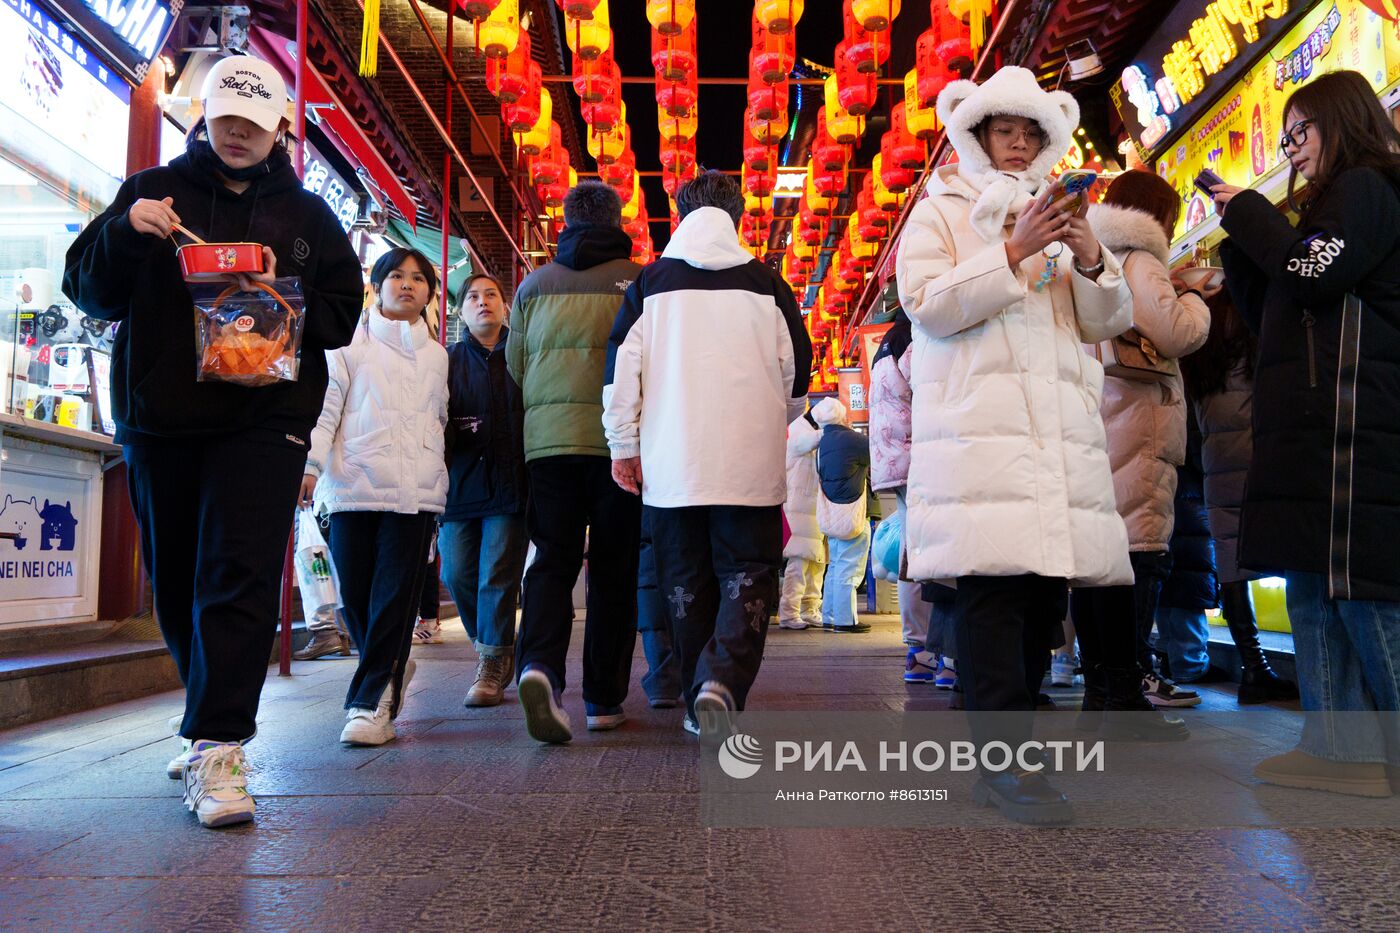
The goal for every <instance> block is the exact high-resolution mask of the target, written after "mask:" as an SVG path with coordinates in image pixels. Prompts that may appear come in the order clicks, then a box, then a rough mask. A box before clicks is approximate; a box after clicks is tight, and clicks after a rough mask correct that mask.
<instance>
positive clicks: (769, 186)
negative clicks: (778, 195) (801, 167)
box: [743, 165, 778, 198]
mask: <svg viewBox="0 0 1400 933" xmlns="http://www.w3.org/2000/svg"><path fill="white" fill-rule="evenodd" d="M743 174H744V192H745V193H746V194H751V195H753V196H754V197H758V198H766V197H769V196H770V195H772V193H773V188H774V186H775V185H777V183H778V167H777V166H776V165H770V166H769V167H768V170H767V171H765V172H750V171H749V170H748V169H747V168H745V169H744V173H743Z"/></svg>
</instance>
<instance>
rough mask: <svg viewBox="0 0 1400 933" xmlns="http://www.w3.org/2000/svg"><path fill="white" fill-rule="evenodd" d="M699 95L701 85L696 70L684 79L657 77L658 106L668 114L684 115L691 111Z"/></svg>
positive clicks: (674, 115) (673, 115)
mask: <svg viewBox="0 0 1400 933" xmlns="http://www.w3.org/2000/svg"><path fill="white" fill-rule="evenodd" d="M699 96H700V85H699V82H698V79H697V77H696V75H695V73H694V72H691V73H690V74H689V75H688V76H687V77H686V79H685V80H682V81H665V80H663V79H661V78H657V79H656V106H657V107H659V108H661V109H662V110H663V111H665V112H666V114H667V115H668V116H672V117H683V116H685V115H686V114H688V113H690V112H691V111H692V110H693V109H694V108H695V102H696V101H697V100H698V99H699Z"/></svg>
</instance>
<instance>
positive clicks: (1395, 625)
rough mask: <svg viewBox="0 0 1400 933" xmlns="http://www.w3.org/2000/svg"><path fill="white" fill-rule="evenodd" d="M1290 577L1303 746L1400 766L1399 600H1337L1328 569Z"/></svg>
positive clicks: (1325, 754) (1340, 757) (1322, 754)
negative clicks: (1330, 592)
mask: <svg viewBox="0 0 1400 933" xmlns="http://www.w3.org/2000/svg"><path fill="white" fill-rule="evenodd" d="M1285 579H1286V580H1287V581H1288V590H1287V599H1288V618H1289V621H1290V622H1291V623H1292V625H1293V650H1294V653H1295V660H1296V662H1297V666H1298V691H1299V693H1300V694H1301V695H1302V704H1303V710H1304V712H1305V713H1306V715H1305V716H1304V718H1303V737H1302V740H1301V741H1300V742H1299V743H1298V747H1299V748H1301V749H1302V750H1303V751H1305V752H1307V753H1308V754H1309V755H1314V756H1316V757H1319V758H1328V759H1331V760H1333V761H1368V762H1383V761H1388V762H1389V763H1390V764H1392V765H1400V726H1397V723H1400V712H1397V711H1400V602H1380V601H1375V600H1362V599H1332V598H1331V597H1329V596H1328V595H1327V578H1326V577H1324V576H1323V575H1321V574H1316V573H1289V574H1286V575H1285Z"/></svg>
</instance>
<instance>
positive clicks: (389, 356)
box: [302, 248, 447, 745]
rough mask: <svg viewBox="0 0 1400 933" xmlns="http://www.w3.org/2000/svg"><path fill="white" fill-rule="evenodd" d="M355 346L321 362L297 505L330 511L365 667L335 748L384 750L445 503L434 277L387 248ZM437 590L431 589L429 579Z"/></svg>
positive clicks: (443, 388)
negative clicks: (320, 387) (321, 382)
mask: <svg viewBox="0 0 1400 933" xmlns="http://www.w3.org/2000/svg"><path fill="white" fill-rule="evenodd" d="M370 283H371V284H372V285H373V286H374V290H375V294H376V299H375V303H374V305H373V306H371V307H370V308H369V310H368V311H367V312H366V313H365V315H364V317H363V318H362V320H361V322H360V326H359V328H358V329H357V330H356V331H355V337H354V340H353V341H352V342H351V344H350V346H348V347H345V348H344V349H341V350H333V351H331V352H329V353H327V354H326V362H327V368H328V369H329V371H330V384H329V387H328V388H327V390H326V401H325V405H324V407H323V408H322V410H321V418H320V420H319V421H318V422H317V424H316V429H315V431H313V432H312V434H311V454H310V456H309V457H308V459H307V463H306V478H305V480H304V481H303V483H302V505H303V507H305V506H308V505H310V504H311V503H312V500H313V498H314V501H315V505H316V508H317V510H318V511H323V512H329V513H330V525H331V533H330V545H331V556H332V557H333V558H334V560H335V564H336V570H337V572H338V575H339V577H340V585H341V594H340V595H341V599H342V600H343V601H344V606H345V624H346V627H347V628H349V630H350V634H351V636H352V637H353V638H354V640H355V644H356V645H358V646H359V648H360V664H359V667H358V668H357V669H356V671H355V676H354V677H353V678H352V679H351V681H350V689H349V692H348V694H347V696H346V699H345V708H346V709H347V710H348V711H349V712H348V715H347V717H346V718H347V720H348V721H347V722H346V724H345V729H344V731H342V732H341V734H340V740H341V741H342V742H345V743H346V744H349V745H383V744H384V743H385V742H388V741H390V740H391V739H393V738H394V734H395V733H394V723H393V719H394V717H395V716H396V715H398V711H399V708H400V706H401V704H402V698H403V695H404V691H405V690H406V689H407V687H408V682H409V680H410V679H411V678H412V677H413V662H412V661H410V660H409V657H408V654H409V647H410V645H411V642H412V636H413V622H414V616H415V614H416V612H417V607H418V602H419V595H420V593H421V591H422V587H423V585H424V577H425V576H426V569H427V564H426V562H425V561H424V555H425V554H427V552H428V545H429V542H430V541H431V540H432V535H433V531H434V529H435V527H436V524H437V516H439V515H441V514H442V512H443V509H444V508H445V507H446V504H447V462H446V458H445V455H444V452H443V451H444V437H443V435H444V431H445V428H446V425H447V351H446V350H444V349H443V348H442V346H441V345H439V344H438V342H437V341H436V340H435V339H434V338H433V335H432V332H431V330H430V329H429V327H428V319H427V312H426V309H427V306H428V303H429V302H430V301H431V300H432V298H433V295H434V293H435V292H436V291H437V274H436V272H435V271H434V269H433V265H432V262H431V261H429V259H428V257H427V256H424V255H423V254H422V253H420V252H418V251H417V250H409V249H402V248H398V249H392V250H390V251H389V252H387V253H385V254H384V255H383V256H382V257H381V258H380V259H379V261H378V262H376V263H375V265H374V269H373V270H372V271H371V272H370ZM434 582H435V581H434Z"/></svg>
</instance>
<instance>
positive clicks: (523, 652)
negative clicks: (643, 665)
mask: <svg viewBox="0 0 1400 933" xmlns="http://www.w3.org/2000/svg"><path fill="white" fill-rule="evenodd" d="M529 472H530V505H529V511H528V513H527V516H526V518H527V525H528V527H529V530H530V540H531V541H532V542H533V543H534V545H535V561H534V563H532V564H531V565H530V569H529V570H527V571H526V572H525V587H524V590H523V593H522V595H521V604H520V610H521V611H520V633H519V636H518V638H517V640H516V644H515V661H516V666H515V669H516V671H517V672H521V673H523V672H524V670H525V668H527V667H530V666H534V667H537V668H540V669H542V670H543V671H544V672H545V673H546V674H547V675H548V676H549V678H550V680H552V681H553V683H554V687H555V689H557V690H563V689H564V685H565V681H564V659H565V657H566V656H567V655H568V652H569V637H570V635H571V634H572V630H573V624H574V608H573V591H574V583H575V582H576V581H577V580H578V575H579V571H580V570H581V569H582V568H583V546H584V535H585V533H586V534H587V537H588V609H587V612H588V617H587V619H585V621H584V629H583V699H584V701H585V702H588V703H593V704H596V705H599V706H620V705H621V704H622V701H623V699H624V698H626V696H627V686H628V682H629V681H630V680H631V677H632V650H633V648H634V647H635V646H636V643H637V548H638V541H639V539H640V536H641V515H642V512H641V508H642V505H641V503H642V500H641V498H640V497H638V496H634V495H632V494H631V493H629V492H626V491H625V490H623V489H621V488H620V487H619V486H618V485H617V483H615V482H613V478H612V461H611V460H610V459H608V458H607V457H590V456H562V457H541V458H539V459H537V460H531V461H530V464H529ZM517 676H518V674H517Z"/></svg>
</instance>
